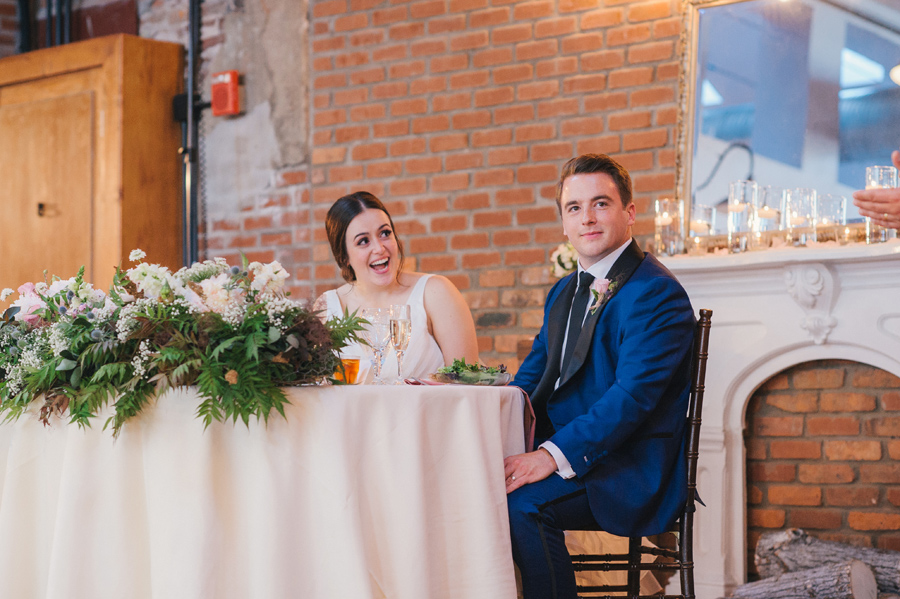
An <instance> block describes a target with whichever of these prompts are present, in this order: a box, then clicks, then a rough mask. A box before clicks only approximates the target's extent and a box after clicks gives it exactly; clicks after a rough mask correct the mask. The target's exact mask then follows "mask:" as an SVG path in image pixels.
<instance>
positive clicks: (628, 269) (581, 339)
mask: <svg viewBox="0 0 900 599" xmlns="http://www.w3.org/2000/svg"><path fill="white" fill-rule="evenodd" d="M643 259H644V252H642V251H641V248H640V247H639V246H638V244H637V242H636V241H634V240H633V239H632V240H631V244H630V245H629V246H628V247H627V248H625V251H624V252H622V255H621V256H619V258H618V259H617V260H616V261H615V263H614V264H613V265H612V268H610V269H609V273H608V274H607V275H606V278H607V279H609V281H610V292H609V297H608V298H607V300H606V301H605V302H604V303H603V304H602V305H601V306H600V307H599V308H598V309H597V310H596V311H594V312H593V313H588V315H587V318H586V319H585V321H584V326H583V328H582V329H581V335H579V336H578V344H577V345H576V346H575V350H574V352H573V353H572V361H571V362H569V367H568V370H567V371H566V372H564V373H562V376H561V378H560V381H559V385H560V387H561V386H562V385H563V384H564V383H565V382H566V381H567V380H569V379H570V378H572V375H573V374H575V373H576V372H578V369H579V368H581V366H582V365H583V364H584V360H585V358H587V355H588V351H589V350H590V348H591V341H592V340H593V339H594V329H595V328H596V326H597V321H598V320H600V314H601V313H602V312H603V309H604V308H606V305H607V304H608V303H609V302H610V301H611V300H612V298H613V297H614V296H615V294H616V293H618V292H619V290H620V289H621V288H622V286H623V285H625V283H627V282H628V279H630V278H631V275H633V274H634V271H636V270H637V268H638V266H640V265H641V262H642V261H643ZM613 284H615V286H614V287H613ZM573 294H574V289H573ZM569 303H571V300H570V301H569ZM591 305H593V303H592V304H591ZM560 345H562V341H560ZM557 362H558V359H557ZM541 382H543V380H542V381H541Z"/></svg>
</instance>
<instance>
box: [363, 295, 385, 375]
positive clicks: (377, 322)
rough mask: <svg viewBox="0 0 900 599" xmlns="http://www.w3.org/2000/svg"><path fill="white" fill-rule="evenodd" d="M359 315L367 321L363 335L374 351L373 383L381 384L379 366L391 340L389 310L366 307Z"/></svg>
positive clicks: (382, 362) (381, 364)
mask: <svg viewBox="0 0 900 599" xmlns="http://www.w3.org/2000/svg"><path fill="white" fill-rule="evenodd" d="M360 316H362V317H363V318H365V319H366V320H367V321H369V326H367V327H366V330H365V332H364V333H363V337H364V339H365V340H366V343H368V344H369V347H371V348H372V351H373V352H374V353H375V360H374V361H373V363H372V365H373V366H374V369H375V380H374V383H375V384H376V385H383V384H384V380H383V379H382V378H381V368H382V366H384V350H385V349H386V348H387V345H388V343H390V341H391V326H390V321H389V318H390V312H389V311H388V310H387V309H386V308H366V309H364V310H362V311H361V312H360Z"/></svg>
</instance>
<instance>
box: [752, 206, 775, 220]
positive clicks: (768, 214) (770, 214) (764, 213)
mask: <svg viewBox="0 0 900 599" xmlns="http://www.w3.org/2000/svg"><path fill="white" fill-rule="evenodd" d="M756 213H757V214H758V215H759V217H760V218H775V217H776V216H778V211H777V210H775V209H774V208H772V207H770V206H763V207H762V208H760V209H759V210H757V211H756Z"/></svg>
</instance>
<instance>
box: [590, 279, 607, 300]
mask: <svg viewBox="0 0 900 599" xmlns="http://www.w3.org/2000/svg"><path fill="white" fill-rule="evenodd" d="M608 289H609V279H594V282H593V283H591V291H593V292H594V297H595V298H596V297H597V296H598V295H603V294H605V293H606V291H607V290H608Z"/></svg>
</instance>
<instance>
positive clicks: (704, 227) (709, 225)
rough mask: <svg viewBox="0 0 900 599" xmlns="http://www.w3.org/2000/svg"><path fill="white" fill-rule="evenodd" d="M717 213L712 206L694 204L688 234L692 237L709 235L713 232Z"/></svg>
mask: <svg viewBox="0 0 900 599" xmlns="http://www.w3.org/2000/svg"><path fill="white" fill-rule="evenodd" d="M715 215H716V211H715V210H713V207H712V206H706V205H704V204H694V207H693V208H691V222H690V223H689V226H688V232H689V234H690V236H691V237H704V236H706V235H709V234H710V233H711V232H712V230H713V226H714V223H713V220H714V219H715Z"/></svg>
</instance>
